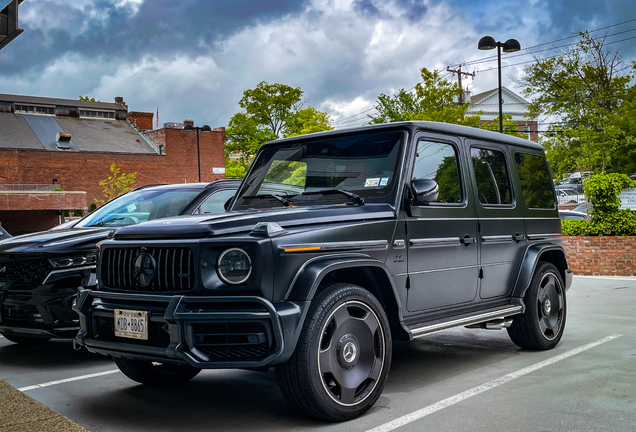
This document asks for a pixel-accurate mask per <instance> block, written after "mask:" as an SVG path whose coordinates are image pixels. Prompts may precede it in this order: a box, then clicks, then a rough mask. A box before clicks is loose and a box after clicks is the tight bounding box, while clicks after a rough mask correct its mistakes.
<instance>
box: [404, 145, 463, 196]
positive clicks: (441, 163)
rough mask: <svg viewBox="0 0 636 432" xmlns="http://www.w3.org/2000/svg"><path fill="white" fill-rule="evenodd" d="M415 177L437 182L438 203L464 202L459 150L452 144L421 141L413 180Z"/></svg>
mask: <svg viewBox="0 0 636 432" xmlns="http://www.w3.org/2000/svg"><path fill="white" fill-rule="evenodd" d="M415 179H430V180H435V181H436V182H437V185H438V186H439V196H438V197H437V201H436V202H438V203H450V204H456V203H461V202H462V190H461V187H460V183H459V166H458V161H457V152H456V151H455V148H454V147H453V146H452V145H450V144H442V143H436V142H431V141H419V142H418V143H417V154H416V156H415V166H414V167H413V180H415Z"/></svg>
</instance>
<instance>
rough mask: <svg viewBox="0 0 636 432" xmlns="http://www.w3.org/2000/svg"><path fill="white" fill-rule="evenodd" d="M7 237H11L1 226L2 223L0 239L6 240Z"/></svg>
mask: <svg viewBox="0 0 636 432" xmlns="http://www.w3.org/2000/svg"><path fill="white" fill-rule="evenodd" d="M9 237H11V235H10V234H9V233H8V232H7V231H6V230H5V229H4V228H2V225H0V241H2V240H6V239H8V238H9Z"/></svg>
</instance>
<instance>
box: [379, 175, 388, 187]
mask: <svg viewBox="0 0 636 432" xmlns="http://www.w3.org/2000/svg"><path fill="white" fill-rule="evenodd" d="M388 184H389V177H380V187H385V186H386V185H388Z"/></svg>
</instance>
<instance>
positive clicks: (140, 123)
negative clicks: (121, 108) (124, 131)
mask: <svg viewBox="0 0 636 432" xmlns="http://www.w3.org/2000/svg"><path fill="white" fill-rule="evenodd" d="M154 116H155V115H154V114H153V113H147V112H139V111H130V112H129V113H128V114H126V118H127V119H128V120H129V121H130V123H132V124H133V125H136V126H137V129H141V130H152V129H153V127H152V118H153V117H154Z"/></svg>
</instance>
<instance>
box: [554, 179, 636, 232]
mask: <svg viewBox="0 0 636 432" xmlns="http://www.w3.org/2000/svg"><path fill="white" fill-rule="evenodd" d="M635 186H636V181H632V180H630V179H629V177H627V176H626V175H625V174H616V173H613V174H596V175H593V176H592V177H590V178H589V179H587V180H586V181H585V194H586V195H587V196H588V197H589V198H590V200H591V201H592V203H593V204H594V211H593V212H592V218H591V220H589V221H587V220H582V221H569V220H567V221H565V220H564V221H561V231H562V233H563V235H565V236H582V235H585V236H633V235H636V214H634V213H633V212H632V211H631V210H619V208H618V207H619V206H620V205H621V200H620V199H619V198H618V195H619V194H620V193H621V191H622V190H623V189H625V188H630V187H635Z"/></svg>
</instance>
